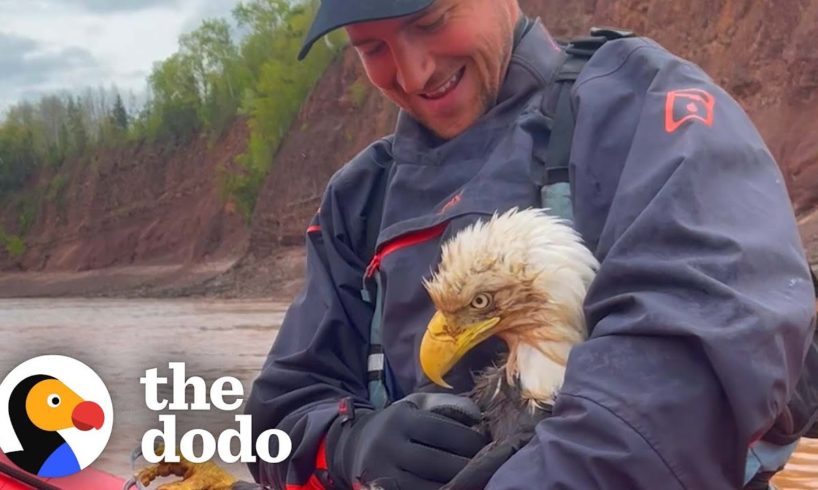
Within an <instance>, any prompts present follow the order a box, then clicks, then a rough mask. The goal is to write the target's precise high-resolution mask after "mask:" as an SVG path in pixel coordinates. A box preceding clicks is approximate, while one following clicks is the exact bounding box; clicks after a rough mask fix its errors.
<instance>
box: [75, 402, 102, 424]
mask: <svg viewBox="0 0 818 490" xmlns="http://www.w3.org/2000/svg"><path fill="white" fill-rule="evenodd" d="M71 422H73V423H74V427H76V428H77V429H79V430H91V429H99V428H100V427H102V423H103V422H105V414H104V413H103V412H102V408H101V407H100V406H99V405H97V404H96V403H94V402H82V403H80V404H79V405H77V406H76V407H74V411H73V412H72V413H71Z"/></svg>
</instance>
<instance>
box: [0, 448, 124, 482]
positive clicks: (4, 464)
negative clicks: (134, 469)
mask: <svg viewBox="0 0 818 490" xmlns="http://www.w3.org/2000/svg"><path fill="white" fill-rule="evenodd" d="M123 485H125V480H123V479H122V478H118V477H116V476H114V475H111V474H110V473H105V472H104V471H100V470H96V469H94V468H85V469H84V470H82V471H80V472H79V473H76V474H74V475H71V476H66V477H63V478H39V477H36V476H34V475H32V474H30V473H27V472H25V471H23V470H21V469H19V468H18V467H17V466H15V465H14V463H12V462H11V461H10V460H9V459H8V458H7V457H6V455H5V454H3V453H2V452H0V490H38V489H48V490H122V486H123Z"/></svg>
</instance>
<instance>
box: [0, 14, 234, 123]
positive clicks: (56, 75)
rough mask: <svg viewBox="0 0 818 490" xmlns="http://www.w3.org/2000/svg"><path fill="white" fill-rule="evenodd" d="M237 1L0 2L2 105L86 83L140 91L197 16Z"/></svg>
mask: <svg viewBox="0 0 818 490" xmlns="http://www.w3.org/2000/svg"><path fill="white" fill-rule="evenodd" d="M238 3H239V0H26V1H19V0H0V19H3V23H2V24H0V111H2V110H3V109H4V108H7V107H8V106H9V105H11V104H13V103H15V102H17V101H19V100H20V99H21V98H23V97H31V96H32V95H37V94H42V93H48V92H56V91H60V90H69V91H78V90H80V89H82V88H84V87H88V86H92V87H96V86H104V87H108V86H110V85H111V84H116V85H117V86H118V87H120V89H121V90H123V91H124V92H127V91H128V90H133V91H134V92H141V91H142V90H144V88H145V81H146V77H147V75H148V74H149V73H150V71H151V68H152V67H153V64H154V63H155V62H157V61H160V60H162V59H165V58H167V57H168V56H170V55H171V54H172V53H174V52H175V51H176V50H177V48H178V38H179V35H180V34H182V33H183V32H187V31H189V30H191V29H195V28H196V27H197V26H198V25H199V23H200V22H201V20H202V19H203V18H206V17H229V16H230V11H231V10H232V8H233V7H234V6H235V5H236V4H238ZM4 41H5V44H4ZM7 47H13V49H11V51H7V50H6V48H7ZM4 51H5V52H4ZM4 61H6V62H7V64H6V65H4V64H3V62H4ZM12 62H13V63H12ZM12 66H13V69H11V67H12ZM7 67H8V68H9V69H6V68H7Z"/></svg>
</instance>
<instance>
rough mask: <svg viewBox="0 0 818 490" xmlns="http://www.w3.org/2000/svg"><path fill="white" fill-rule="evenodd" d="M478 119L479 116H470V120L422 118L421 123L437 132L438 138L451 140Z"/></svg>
mask: <svg viewBox="0 0 818 490" xmlns="http://www.w3.org/2000/svg"><path fill="white" fill-rule="evenodd" d="M476 120H477V118H469V119H468V120H465V121H464V120H457V119H451V120H445V121H441V120H428V119H427V120H423V119H420V120H419V121H420V123H421V124H423V126H424V127H426V129H428V130H429V131H431V132H432V133H434V134H435V136H437V137H438V138H441V139H444V140H450V139H453V138H456V137H457V136H459V135H460V134H462V133H463V132H465V131H466V130H467V129H469V128H470V127H471V126H472V125H473V124H474V123H475V121H476Z"/></svg>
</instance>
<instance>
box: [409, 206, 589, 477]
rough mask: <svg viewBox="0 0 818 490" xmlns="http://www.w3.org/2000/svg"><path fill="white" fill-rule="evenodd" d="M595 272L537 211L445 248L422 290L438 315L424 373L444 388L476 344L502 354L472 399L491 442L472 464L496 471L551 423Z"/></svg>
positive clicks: (507, 217) (481, 226) (482, 226)
mask: <svg viewBox="0 0 818 490" xmlns="http://www.w3.org/2000/svg"><path fill="white" fill-rule="evenodd" d="M598 267H599V264H598V262H597V260H596V259H595V258H594V256H593V254H592V253H591V252H590V251H589V250H588V249H587V248H586V247H585V246H584V245H583V243H582V241H581V239H580V237H579V235H578V234H577V233H576V232H575V231H574V230H573V228H571V226H570V225H569V224H568V223H566V222H565V221H562V220H560V219H558V218H555V217H553V216H550V215H549V214H548V213H547V212H546V211H544V210H542V209H527V210H522V211H518V210H517V209H516V208H515V209H512V210H510V211H508V212H506V213H504V214H499V215H498V214H495V215H494V216H493V217H492V218H491V219H489V220H488V221H481V222H478V223H475V224H474V225H472V226H470V227H468V228H466V229H464V230H463V231H461V232H459V233H458V234H457V235H455V237H454V238H452V239H451V240H450V241H448V242H446V243H445V244H444V245H443V249H442V257H441V262H440V265H439V266H438V270H437V272H436V273H434V274H433V276H432V277H431V278H430V279H428V280H427V281H425V283H424V285H425V287H426V290H427V291H428V293H429V296H430V297H431V299H432V302H433V303H434V305H435V308H436V310H437V311H436V312H435V314H434V316H433V317H432V319H431V321H430V322H429V324H428V326H427V329H426V332H425V334H424V336H423V340H422V341H421V346H420V364H421V367H422V369H423V372H424V373H425V374H426V376H427V377H428V378H429V379H430V380H431V381H432V382H434V383H435V384H437V385H440V386H442V387H450V386H449V385H448V384H447V383H446V382H445V381H444V379H443V377H444V375H445V374H446V373H447V372H448V371H449V370H450V369H451V368H452V367H453V366H454V365H455V364H456V363H457V361H458V360H459V359H460V358H461V357H462V356H463V355H464V354H465V353H466V352H468V351H469V350H470V349H472V348H473V347H475V346H476V345H477V344H479V343H480V342H482V341H484V340H485V339H487V338H489V337H492V336H497V337H499V338H500V339H502V340H503V341H504V342H505V343H506V344H507V346H508V353H507V354H505V355H503V357H502V358H499V359H497V363H496V365H495V366H493V367H490V368H488V369H487V370H485V371H483V372H482V373H480V374H478V375H477V377H476V379H475V388H474V389H473V391H472V392H471V393H470V396H471V397H472V398H473V399H474V401H475V402H476V403H477V405H478V406H479V407H480V409H481V412H482V413H483V422H482V424H481V429H483V430H484V431H485V432H487V433H488V435H490V436H491V439H492V441H494V442H493V443H492V445H491V446H490V447H488V448H487V449H486V450H485V453H483V452H481V454H478V456H477V457H476V458H475V459H474V461H473V462H477V461H481V460H485V459H487V458H488V459H492V460H493V462H492V463H490V464H488V466H489V467H492V468H493V469H496V467H497V466H499V464H502V462H503V461H505V459H507V457H509V456H510V455H511V454H512V453H513V452H514V451H516V450H517V449H519V447H521V446H522V445H523V444H525V443H526V442H527V441H528V439H529V438H530V436H531V434H532V433H533V427H534V425H536V423H537V422H538V421H539V420H541V419H542V418H544V417H545V416H547V415H548V414H550V407H551V405H552V404H553V401H554V398H555V396H556V394H557V392H558V390H559V388H560V386H561V385H562V381H563V377H564V373H565V365H566V362H567V359H568V354H569V352H570V350H571V348H572V346H574V345H576V344H577V343H579V342H581V341H583V340H584V339H585V338H586V336H587V329H586V325H585V319H584V315H583V309H582V306H583V301H584V298H585V294H586V291H587V289H588V286H589V285H590V283H591V281H592V280H593V278H594V275H595V273H596V270H597V269H598ZM498 446H501V449H502V450H500V451H499V452H498ZM467 469H468V467H467ZM464 471H465V470H464ZM458 476H460V475H458ZM490 476H491V475H490V474H486V475H483V477H485V478H484V479H485V481H487V478H490ZM483 477H481V478H483ZM481 478H478V480H480V479H481ZM453 488H478V487H477V486H476V484H475V480H469V481H468V482H466V480H463V482H461V484H460V485H454V486H453ZM480 488H482V487H480Z"/></svg>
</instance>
